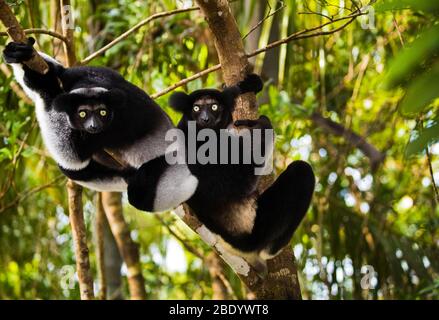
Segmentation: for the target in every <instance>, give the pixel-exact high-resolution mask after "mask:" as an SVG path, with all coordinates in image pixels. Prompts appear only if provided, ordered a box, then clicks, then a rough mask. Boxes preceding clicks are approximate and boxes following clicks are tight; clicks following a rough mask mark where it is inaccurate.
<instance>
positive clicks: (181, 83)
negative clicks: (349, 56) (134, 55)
mask: <svg viewBox="0 0 439 320" xmlns="http://www.w3.org/2000/svg"><path fill="white" fill-rule="evenodd" d="M364 14H365V13H362V12H359V13H355V14H352V15H349V16H346V17H342V18H338V19H334V20H333V21H331V22H326V23H324V24H322V25H319V26H317V27H314V28H311V29H305V30H302V31H299V32H296V33H294V34H292V35H290V36H289V37H287V38H284V39H281V40H278V41H275V42H272V43H270V44H268V45H267V46H266V47H264V48H260V49H258V50H255V51H253V52H251V53H249V54H247V55H246V56H247V58H250V57H253V56H256V55H258V54H260V53H262V52H265V51H268V50H270V49H273V48H275V47H278V46H280V45H282V44H286V43H288V42H291V41H295V40H300V39H306V38H312V37H319V36H325V35H330V34H333V33H336V32H338V31H340V30H342V29H344V28H346V27H347V26H348V25H349V24H351V23H352V22H353V21H355V19H356V18H357V17H359V16H362V15H364ZM347 19H350V20H349V21H348V22H347V23H345V24H343V25H342V26H340V27H338V28H337V29H334V30H331V31H325V32H317V33H312V34H307V33H309V32H313V31H316V30H319V29H322V28H324V27H325V26H327V25H330V24H333V23H336V22H339V21H342V20H347ZM220 69H221V64H220V63H219V64H217V65H214V66H212V67H210V68H208V69H206V70H203V71H201V72H198V73H196V74H194V75H192V76H190V77H188V78H186V79H183V80H180V81H178V82H176V83H174V84H173V85H171V86H169V87H168V88H166V89H164V90H162V91H159V92H157V93H155V94H153V95H151V97H152V98H153V99H157V98H159V97H161V96H163V95H165V94H167V93H169V92H171V91H173V90H175V89H177V88H179V87H181V86H184V85H185V84H187V83H189V82H191V81H194V80H196V79H198V78H201V77H203V76H205V75H206V74H209V73H212V72H215V71H218V70H220Z"/></svg>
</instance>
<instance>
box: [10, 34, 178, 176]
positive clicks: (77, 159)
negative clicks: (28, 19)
mask: <svg viewBox="0 0 439 320" xmlns="http://www.w3.org/2000/svg"><path fill="white" fill-rule="evenodd" d="M33 44H34V40H29V41H28V43H27V44H22V43H17V42H11V43H9V44H8V45H7V46H6V48H5V49H4V51H3V56H4V59H5V60H6V62H8V63H11V64H12V63H14V64H19V65H20V66H21V68H23V70H24V78H23V82H24V85H25V86H26V87H28V88H29V89H30V90H32V91H34V92H36V93H37V94H38V95H39V96H40V97H41V98H42V99H43V101H44V108H45V112H46V114H47V116H48V120H49V123H40V126H42V127H43V126H51V127H50V130H52V131H57V130H58V132H56V133H55V134H54V135H53V136H55V137H58V141H50V142H48V141H46V142H48V143H51V144H53V143H58V144H59V145H60V147H59V148H58V150H56V151H55V153H58V154H55V155H53V154H52V155H53V156H54V157H55V159H56V155H59V156H60V158H65V159H68V160H69V161H65V163H58V164H59V166H60V168H61V169H62V171H63V172H64V173H65V174H66V175H67V176H68V177H69V178H71V179H73V180H80V181H92V182H94V181H100V182H102V183H104V184H105V180H109V179H111V178H114V177H119V178H122V179H125V178H126V177H127V175H128V174H129V173H132V172H133V170H132V169H133V168H135V167H139V166H140V165H141V164H131V163H129V164H128V167H124V168H121V167H120V166H114V165H113V166H107V165H106V164H108V163H109V162H108V161H102V162H101V161H100V159H107V160H108V156H104V157H102V154H103V153H105V151H104V150H105V149H111V150H119V149H122V148H125V147H127V146H129V145H131V144H133V143H136V142H137V141H140V140H141V139H143V138H145V137H147V136H148V135H150V134H152V133H154V132H155V131H156V130H157V128H158V127H159V126H161V125H162V126H163V125H165V126H169V127H172V124H171V122H170V120H169V118H168V116H167V115H166V114H165V113H164V112H163V111H162V110H161V108H160V107H159V106H158V105H157V104H156V103H155V102H154V101H153V100H152V99H151V98H150V97H149V96H148V95H147V94H146V93H145V92H144V91H142V90H141V89H139V88H138V87H136V86H134V85H133V84H131V83H129V82H128V81H126V80H125V79H124V78H123V77H122V76H121V75H120V74H118V73H117V72H115V71H113V70H111V69H108V68H103V67H73V68H64V67H62V66H61V65H60V64H58V63H55V62H54V61H52V60H50V59H45V60H46V62H47V63H48V65H49V71H48V72H47V73H46V74H40V73H38V72H35V71H33V70H31V69H30V68H28V67H27V66H26V65H25V64H24V63H23V62H25V61H27V60H29V59H30V58H31V57H32V55H33V54H35V52H34V49H33V47H32V45H33ZM95 87H100V88H104V89H107V90H108V91H106V92H92V91H90V92H88V93H86V94H85V93H83V92H80V93H70V92H71V91H72V90H75V89H79V88H95ZM100 104H102V105H104V106H105V108H106V109H107V110H108V111H109V112H110V113H111V119H108V121H107V122H108V123H105V128H104V130H100V131H99V132H98V133H95V132H93V133H90V132H87V131H86V130H83V129H81V128H79V127H78V125H77V123H75V121H74V120H75V117H77V112H78V108H79V107H80V106H82V105H100ZM165 143H166V142H165V141H163V144H165ZM136 152H148V150H137V151H136ZM52 153H53V152H52ZM99 153H100V154H101V156H95V155H99ZM91 158H93V159H91ZM88 160H90V164H89V165H88V166H87V167H85V168H83V169H80V170H77V169H74V168H73V166H70V168H69V162H72V163H81V162H84V161H88ZM60 162H62V161H60Z"/></svg>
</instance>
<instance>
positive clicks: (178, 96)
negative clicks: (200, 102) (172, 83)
mask: <svg viewBox="0 0 439 320" xmlns="http://www.w3.org/2000/svg"><path fill="white" fill-rule="evenodd" d="M169 105H170V106H171V108H172V109H174V110H175V111H178V112H181V113H184V112H185V111H187V110H188V109H190V108H192V101H191V98H190V97H189V95H187V94H186V93H184V92H175V93H173V94H172V95H171V96H170V97H169Z"/></svg>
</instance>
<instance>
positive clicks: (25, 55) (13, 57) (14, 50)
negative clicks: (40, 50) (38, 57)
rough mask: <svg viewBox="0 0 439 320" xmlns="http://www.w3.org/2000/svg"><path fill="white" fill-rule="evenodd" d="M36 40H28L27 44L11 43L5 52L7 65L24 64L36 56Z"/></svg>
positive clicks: (4, 56)
mask: <svg viewBox="0 0 439 320" xmlns="http://www.w3.org/2000/svg"><path fill="white" fill-rule="evenodd" d="M34 43H35V39H34V38H28V40H27V43H21V42H10V43H8V44H7V46H6V47H5V49H4V50H3V58H4V59H5V61H6V63H22V62H25V61H28V60H30V59H31V58H32V56H33V55H34V52H35V51H34V48H33V45H34Z"/></svg>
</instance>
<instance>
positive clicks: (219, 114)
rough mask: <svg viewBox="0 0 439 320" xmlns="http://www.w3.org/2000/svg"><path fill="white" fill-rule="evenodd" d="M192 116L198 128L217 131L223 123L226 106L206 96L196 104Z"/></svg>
mask: <svg viewBox="0 0 439 320" xmlns="http://www.w3.org/2000/svg"><path fill="white" fill-rule="evenodd" d="M191 114H192V119H193V120H195V121H196V122H197V125H198V126H200V127H202V128H211V129H215V128H217V127H219V126H220V124H221V123H222V120H223V114H224V106H222V105H221V104H220V103H219V102H218V101H217V100H216V99H214V98H212V97H209V96H205V97H202V98H200V99H197V100H196V101H195V102H194V104H193V106H192V111H191Z"/></svg>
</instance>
